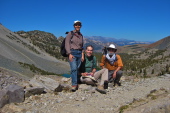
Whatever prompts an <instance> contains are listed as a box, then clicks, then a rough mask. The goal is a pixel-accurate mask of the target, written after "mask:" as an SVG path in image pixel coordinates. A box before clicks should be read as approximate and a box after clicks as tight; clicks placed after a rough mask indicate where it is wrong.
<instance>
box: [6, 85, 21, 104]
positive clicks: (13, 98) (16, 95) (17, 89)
mask: <svg viewBox="0 0 170 113" xmlns="http://www.w3.org/2000/svg"><path fill="white" fill-rule="evenodd" d="M6 90H7V91H8V93H7V95H8V96H9V103H14V102H16V103H17V102H18V103H19V102H23V101H24V88H23V87H21V86H18V85H14V84H12V85H9V86H8V87H7V88H6Z"/></svg>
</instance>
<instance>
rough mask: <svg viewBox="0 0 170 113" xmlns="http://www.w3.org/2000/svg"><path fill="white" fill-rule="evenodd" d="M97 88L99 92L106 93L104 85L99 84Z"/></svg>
mask: <svg viewBox="0 0 170 113" xmlns="http://www.w3.org/2000/svg"><path fill="white" fill-rule="evenodd" d="M96 90H97V91H98V92H100V93H102V94H106V90H105V89H104V87H103V86H98V87H97V88H96Z"/></svg>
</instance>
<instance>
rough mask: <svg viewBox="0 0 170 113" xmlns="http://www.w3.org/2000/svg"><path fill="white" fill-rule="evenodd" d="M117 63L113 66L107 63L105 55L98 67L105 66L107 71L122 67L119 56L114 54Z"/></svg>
mask: <svg viewBox="0 0 170 113" xmlns="http://www.w3.org/2000/svg"><path fill="white" fill-rule="evenodd" d="M116 57H117V61H116V62H114V64H113V65H111V64H110V63H109V61H108V60H107V59H106V57H105V55H103V56H102V59H101V63H100V66H105V68H107V69H108V70H116V69H117V68H118V67H121V68H122V67H123V63H122V59H121V57H120V55H118V54H116Z"/></svg>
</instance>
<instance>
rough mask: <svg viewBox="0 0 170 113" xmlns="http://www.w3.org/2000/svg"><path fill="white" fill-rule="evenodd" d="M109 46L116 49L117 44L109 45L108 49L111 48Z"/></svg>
mask: <svg viewBox="0 0 170 113" xmlns="http://www.w3.org/2000/svg"><path fill="white" fill-rule="evenodd" d="M109 48H111V49H116V46H115V45H114V44H110V45H109V47H107V49H109Z"/></svg>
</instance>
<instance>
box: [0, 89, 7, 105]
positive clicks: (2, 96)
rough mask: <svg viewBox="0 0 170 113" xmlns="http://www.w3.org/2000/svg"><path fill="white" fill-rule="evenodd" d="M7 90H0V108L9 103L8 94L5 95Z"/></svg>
mask: <svg viewBox="0 0 170 113" xmlns="http://www.w3.org/2000/svg"><path fill="white" fill-rule="evenodd" d="M7 92H8V91H7V90H5V89H3V90H1V91H0V100H1V101H0V108H2V107H3V106H4V105H5V104H8V103H9V95H7Z"/></svg>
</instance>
